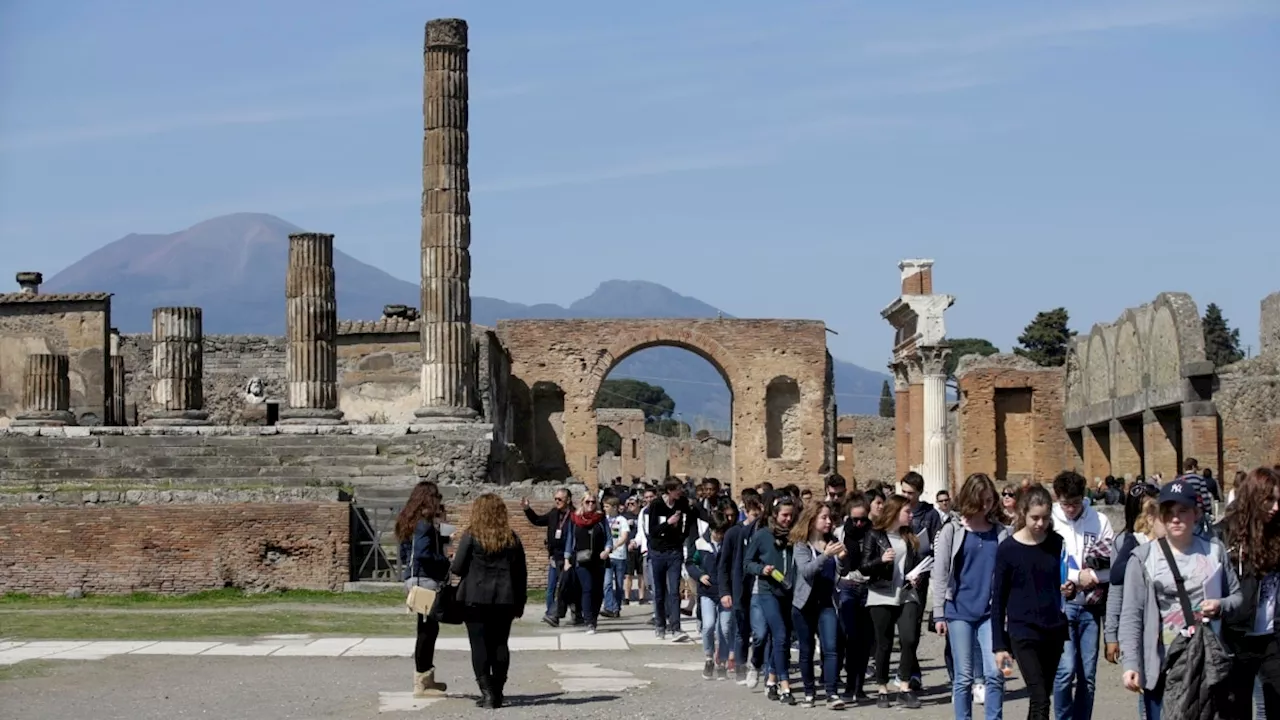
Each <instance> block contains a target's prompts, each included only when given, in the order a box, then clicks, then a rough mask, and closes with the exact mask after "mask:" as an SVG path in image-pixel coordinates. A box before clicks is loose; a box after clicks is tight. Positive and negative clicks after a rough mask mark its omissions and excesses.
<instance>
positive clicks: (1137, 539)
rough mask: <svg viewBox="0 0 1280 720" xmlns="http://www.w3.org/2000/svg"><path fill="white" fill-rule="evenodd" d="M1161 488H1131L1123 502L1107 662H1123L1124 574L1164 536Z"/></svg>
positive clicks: (1105, 629) (1110, 592)
mask: <svg viewBox="0 0 1280 720" xmlns="http://www.w3.org/2000/svg"><path fill="white" fill-rule="evenodd" d="M1159 495H1160V488H1158V487H1156V486H1155V485H1151V484H1149V483H1146V482H1137V483H1134V484H1133V485H1132V486H1130V487H1129V490H1128V492H1127V493H1125V499H1124V530H1122V531H1121V532H1120V533H1118V534H1117V535H1116V541H1115V543H1114V547H1115V551H1114V552H1113V553H1112V554H1111V579H1110V587H1109V588H1108V589H1107V615H1106V619H1105V621H1104V622H1103V624H1102V640H1103V643H1104V648H1105V657H1106V660H1107V662H1109V663H1111V664H1112V665H1114V664H1116V663H1118V662H1120V638H1119V632H1120V607H1121V603H1122V602H1123V600H1124V572H1125V568H1126V567H1127V566H1128V564H1129V558H1130V557H1132V556H1133V551H1134V549H1136V548H1137V547H1138V546H1139V545H1145V544H1147V543H1149V542H1151V541H1152V540H1155V539H1158V538H1160V537H1163V536H1164V529H1163V528H1162V527H1161V525H1160V503H1159V502H1157V501H1156V497H1157V496H1159ZM1139 704H1141V703H1139Z"/></svg>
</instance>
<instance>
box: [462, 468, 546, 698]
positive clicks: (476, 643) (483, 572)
mask: <svg viewBox="0 0 1280 720" xmlns="http://www.w3.org/2000/svg"><path fill="white" fill-rule="evenodd" d="M449 569H450V571H451V572H452V573H453V574H454V575H457V576H458V577H460V578H462V582H461V584H459V586H458V598H460V600H461V602H462V605H463V616H462V617H463V621H464V622H465V623H466V625H467V639H469V640H470V641H471V669H472V670H474V671H475V674H476V685H477V686H479V688H480V699H479V700H477V701H476V706H477V707H482V708H500V707H502V704H503V699H504V698H503V690H504V689H505V687H506V684H507V672H508V670H509V669H510V668H511V650H510V648H509V647H508V646H507V641H508V640H509V639H510V638H511V623H512V622H513V621H514V620H515V619H516V618H518V617H520V616H521V615H523V614H524V604H525V600H526V599H527V595H528V582H529V579H528V575H527V563H526V559H525V554H524V545H523V544H521V543H520V538H519V537H517V536H516V534H515V532H513V531H512V530H511V519H510V516H509V515H508V514H507V504H506V503H505V502H503V500H502V498H500V497H498V496H497V495H494V494H493V493H485V494H484V495H481V496H480V497H478V498H476V501H475V504H473V505H472V506H471V522H470V524H469V525H468V527H467V530H466V532H464V533H463V534H462V539H461V540H459V541H458V552H457V553H456V554H455V555H454V556H453V565H452V566H451V567H450V568H449Z"/></svg>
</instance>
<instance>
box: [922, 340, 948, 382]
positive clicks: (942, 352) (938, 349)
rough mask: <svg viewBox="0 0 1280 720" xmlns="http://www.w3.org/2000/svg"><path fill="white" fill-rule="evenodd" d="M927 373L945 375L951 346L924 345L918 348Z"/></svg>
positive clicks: (923, 367)
mask: <svg viewBox="0 0 1280 720" xmlns="http://www.w3.org/2000/svg"><path fill="white" fill-rule="evenodd" d="M916 352H917V353H919V355H920V364H921V367H922V369H923V371H924V374H925V375H943V374H945V372H946V371H945V369H944V368H945V367H946V364H947V358H948V357H949V356H950V355H951V348H950V347H949V346H947V345H924V346H920V347H917V348H916Z"/></svg>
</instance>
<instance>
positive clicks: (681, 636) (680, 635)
mask: <svg viewBox="0 0 1280 720" xmlns="http://www.w3.org/2000/svg"><path fill="white" fill-rule="evenodd" d="M671 642H673V643H687V642H689V633H687V632H681V631H679V630H676V631H675V636H674V637H672V638H671Z"/></svg>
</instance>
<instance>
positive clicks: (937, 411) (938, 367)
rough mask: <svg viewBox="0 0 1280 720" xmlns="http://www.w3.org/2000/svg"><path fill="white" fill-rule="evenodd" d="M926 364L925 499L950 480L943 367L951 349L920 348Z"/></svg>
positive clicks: (921, 356)
mask: <svg viewBox="0 0 1280 720" xmlns="http://www.w3.org/2000/svg"><path fill="white" fill-rule="evenodd" d="M918 351H919V353H920V360H921V363H922V364H923V366H924V468H923V472H921V473H920V474H921V475H924V492H925V498H928V499H932V498H933V497H935V496H936V495H937V494H938V491H939V490H949V489H950V488H948V483H947V373H946V370H945V368H944V366H945V365H946V361H947V355H949V354H950V353H951V349H950V348H949V347H947V346H945V345H938V346H932V347H921V348H919V349H918Z"/></svg>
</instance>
